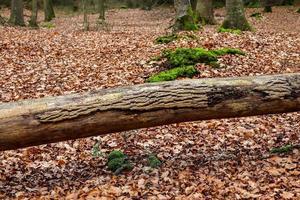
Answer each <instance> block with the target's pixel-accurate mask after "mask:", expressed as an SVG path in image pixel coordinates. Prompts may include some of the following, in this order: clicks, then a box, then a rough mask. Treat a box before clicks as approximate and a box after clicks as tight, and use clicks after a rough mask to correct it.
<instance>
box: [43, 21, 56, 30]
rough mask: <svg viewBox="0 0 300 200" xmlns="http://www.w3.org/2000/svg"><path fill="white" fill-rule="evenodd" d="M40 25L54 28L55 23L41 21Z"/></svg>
mask: <svg viewBox="0 0 300 200" xmlns="http://www.w3.org/2000/svg"><path fill="white" fill-rule="evenodd" d="M40 26H41V27H43V28H48V29H51V28H55V24H53V23H52V22H43V23H41V24H40Z"/></svg>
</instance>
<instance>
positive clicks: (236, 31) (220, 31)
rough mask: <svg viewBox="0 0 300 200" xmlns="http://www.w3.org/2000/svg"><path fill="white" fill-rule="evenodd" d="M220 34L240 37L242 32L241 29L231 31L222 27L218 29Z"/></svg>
mask: <svg viewBox="0 0 300 200" xmlns="http://www.w3.org/2000/svg"><path fill="white" fill-rule="evenodd" d="M218 33H232V34H237V35H240V34H241V33H242V31H241V30H239V29H229V28H223V27H220V28H218Z"/></svg>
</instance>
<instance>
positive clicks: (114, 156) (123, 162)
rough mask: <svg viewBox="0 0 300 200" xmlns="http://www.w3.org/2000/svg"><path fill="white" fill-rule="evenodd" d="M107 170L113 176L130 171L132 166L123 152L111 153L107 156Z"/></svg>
mask: <svg viewBox="0 0 300 200" xmlns="http://www.w3.org/2000/svg"><path fill="white" fill-rule="evenodd" d="M107 168H108V169H109V170H110V171H112V172H114V173H115V174H119V173H121V172H122V171H124V170H131V169H132V168H133V166H132V164H131V163H130V162H129V161H128V160H127V156H126V155H125V154H124V153H123V152H121V151H112V152H111V153H110V154H109V155H108V162H107Z"/></svg>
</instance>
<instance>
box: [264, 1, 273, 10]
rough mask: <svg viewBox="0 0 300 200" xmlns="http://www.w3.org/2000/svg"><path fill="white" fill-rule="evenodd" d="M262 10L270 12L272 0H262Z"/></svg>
mask: <svg viewBox="0 0 300 200" xmlns="http://www.w3.org/2000/svg"><path fill="white" fill-rule="evenodd" d="M263 4H264V12H272V6H273V5H274V0H264V2H263Z"/></svg>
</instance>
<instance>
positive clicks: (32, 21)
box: [29, 0, 38, 27]
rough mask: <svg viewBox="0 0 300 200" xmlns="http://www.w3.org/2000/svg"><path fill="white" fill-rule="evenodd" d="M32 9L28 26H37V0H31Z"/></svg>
mask: <svg viewBox="0 0 300 200" xmlns="http://www.w3.org/2000/svg"><path fill="white" fill-rule="evenodd" d="M31 3H32V10H31V18H30V21H29V26H31V27H38V24H37V16H38V2H37V0H32V2H31Z"/></svg>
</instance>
